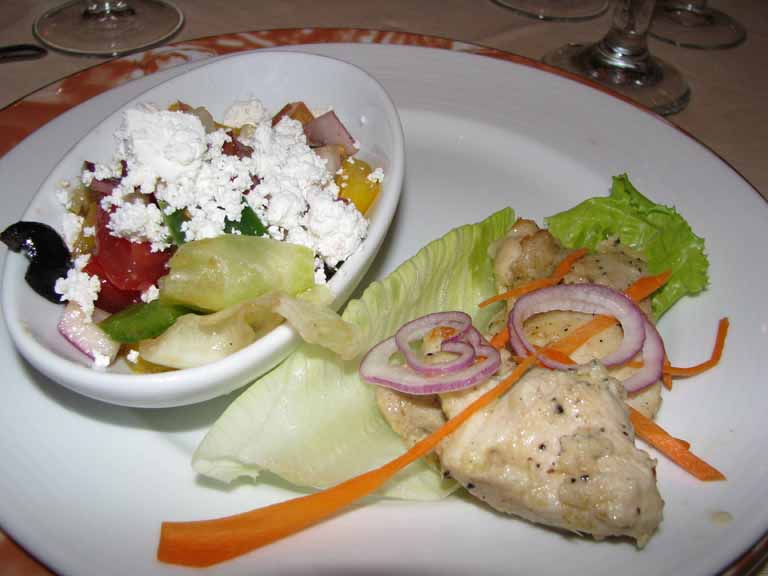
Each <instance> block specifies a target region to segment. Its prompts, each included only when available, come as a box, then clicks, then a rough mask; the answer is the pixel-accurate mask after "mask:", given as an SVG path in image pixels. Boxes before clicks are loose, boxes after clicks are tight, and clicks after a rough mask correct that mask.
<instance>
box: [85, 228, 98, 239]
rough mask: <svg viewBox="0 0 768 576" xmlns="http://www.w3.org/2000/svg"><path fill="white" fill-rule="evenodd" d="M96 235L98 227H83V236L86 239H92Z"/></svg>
mask: <svg viewBox="0 0 768 576" xmlns="http://www.w3.org/2000/svg"><path fill="white" fill-rule="evenodd" d="M95 235H96V227H95V226H84V227H83V236H85V237H86V238H91V237H92V236H95Z"/></svg>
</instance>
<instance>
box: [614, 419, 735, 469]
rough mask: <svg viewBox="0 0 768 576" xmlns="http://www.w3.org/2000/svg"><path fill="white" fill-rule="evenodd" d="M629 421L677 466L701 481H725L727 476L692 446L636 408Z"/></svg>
mask: <svg viewBox="0 0 768 576" xmlns="http://www.w3.org/2000/svg"><path fill="white" fill-rule="evenodd" d="M629 419H630V420H631V422H632V426H634V428H635V433H636V434H637V435H638V437H640V438H642V439H643V440H644V441H645V442H647V443H648V444H650V445H651V446H653V447H654V448H656V449H657V450H658V451H659V452H661V453H662V454H664V455H665V456H666V457H667V458H669V459H670V460H672V461H673V462H674V463H675V464H677V465H678V466H680V467H681V468H683V469H684V470H685V471H686V472H689V473H690V474H692V475H693V476H695V477H696V478H698V479H699V480H704V481H707V482H711V481H714V480H725V476H724V475H723V474H722V472H720V471H719V470H717V469H716V468H714V467H712V466H710V465H709V464H707V463H706V462H705V461H704V460H702V459H701V458H699V457H698V456H696V455H695V454H694V453H693V452H691V451H690V450H689V448H690V444H688V443H687V442H686V441H685V440H679V439H678V438H675V437H674V436H671V435H670V434H669V433H668V432H667V431H666V430H664V429H663V428H662V427H661V426H659V425H658V424H656V423H655V422H654V421H653V420H651V419H649V418H646V417H645V416H643V415H642V414H640V412H638V411H637V410H635V409H634V408H631V407H630V408H629Z"/></svg>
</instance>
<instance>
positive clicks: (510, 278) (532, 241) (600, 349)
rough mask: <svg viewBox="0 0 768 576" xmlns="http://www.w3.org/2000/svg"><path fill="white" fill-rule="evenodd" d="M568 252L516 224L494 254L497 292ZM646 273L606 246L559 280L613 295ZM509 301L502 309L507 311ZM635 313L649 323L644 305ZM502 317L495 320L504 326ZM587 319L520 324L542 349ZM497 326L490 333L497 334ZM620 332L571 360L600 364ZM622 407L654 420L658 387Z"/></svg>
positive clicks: (550, 315)
mask: <svg viewBox="0 0 768 576" xmlns="http://www.w3.org/2000/svg"><path fill="white" fill-rule="evenodd" d="M567 254H568V251H567V250H565V249H563V248H562V247H561V246H560V243H559V242H558V241H557V240H556V239H555V238H554V237H553V236H552V235H551V234H550V233H549V232H548V231H547V230H541V229H539V227H538V226H537V225H536V224H535V223H534V222H532V221H531V220H523V219H518V220H517V222H515V224H514V225H513V227H512V229H511V230H510V232H509V233H508V234H507V235H506V236H505V238H504V239H503V240H502V241H501V242H500V243H498V244H497V246H496V247H495V250H494V255H495V259H494V271H495V273H496V278H497V282H498V283H499V290H500V291H506V290H508V289H510V288H512V287H514V286H517V285H520V284H522V283H524V282H528V281H530V280H535V279H537V278H542V277H545V276H548V275H549V274H551V273H552V271H553V270H554V269H555V267H556V266H557V265H558V264H559V263H560V261H561V260H562V259H563V258H565V256H566V255H567ZM645 273H646V269H645V262H644V261H643V260H642V259H641V258H638V257H637V256H636V255H634V254H630V253H629V252H628V251H627V250H625V249H623V247H622V246H620V245H619V244H617V243H615V242H606V243H604V245H602V246H600V248H599V251H598V252H596V253H594V254H589V255H587V256H584V257H583V258H580V259H579V260H577V261H576V263H575V264H574V265H573V267H572V269H571V271H570V272H569V273H568V274H567V275H566V276H565V278H564V282H566V283H568V284H580V283H585V282H588V283H593V284H602V285H604V286H608V287H610V288H614V289H615V290H621V291H623V290H626V288H627V287H629V285H630V284H632V283H633V282H634V281H635V280H637V279H638V278H640V277H641V276H643V275H644V274H645ZM512 305H514V301H510V302H508V304H507V309H508V310H509V309H511V307H512ZM640 308H641V309H642V310H643V311H644V312H645V313H646V315H647V316H648V317H650V301H649V300H645V301H643V302H641V303H640ZM505 317H506V315H504V316H503V317H501V318H500V319H499V321H500V322H502V323H503V322H504V321H505ZM591 318H592V316H591V315H589V314H579V313H578V312H547V313H546V314H538V315H536V316H534V317H533V318H531V319H529V320H528V322H526V324H525V331H526V334H527V336H528V338H529V339H530V340H531V341H532V342H533V343H534V344H536V345H540V346H542V345H544V344H546V343H548V342H553V341H554V340H557V339H558V338H561V337H562V336H565V335H566V334H567V333H568V331H569V330H573V329H574V328H576V327H578V326H580V325H582V324H584V323H586V322H588V321H589V320H590V319H591ZM498 328H499V325H498V323H497V324H496V325H494V326H493V328H492V329H498ZM622 337H623V336H622V332H621V329H620V328H619V327H618V326H616V327H614V328H611V329H610V330H606V331H604V332H602V333H600V334H598V335H596V336H595V337H593V338H592V339H590V340H589V341H587V342H585V343H584V345H583V346H581V347H580V348H579V349H578V350H576V351H575V352H574V353H573V354H572V357H573V359H574V360H576V361H577V362H580V363H583V362H587V361H589V360H592V359H593V358H600V357H602V356H605V355H606V354H608V353H610V352H611V351H613V350H614V349H615V348H616V347H617V346H618V345H619V343H620V342H621V339H622ZM634 371H635V369H634V368H631V367H626V366H622V367H619V368H615V369H611V371H610V373H611V375H612V376H614V377H616V378H618V379H620V380H623V379H625V378H628V377H629V376H630V375H631V374H632V373H633V372H634ZM627 402H628V404H629V405H630V406H632V407H633V408H634V409H635V410H638V411H639V412H641V413H642V414H643V415H644V416H647V417H648V418H654V417H655V416H656V413H657V412H658V410H659V408H660V407H661V382H657V383H656V384H654V385H653V386H650V387H648V388H646V389H644V390H641V391H640V392H637V393H633V394H631V395H630V397H629V398H628V399H627Z"/></svg>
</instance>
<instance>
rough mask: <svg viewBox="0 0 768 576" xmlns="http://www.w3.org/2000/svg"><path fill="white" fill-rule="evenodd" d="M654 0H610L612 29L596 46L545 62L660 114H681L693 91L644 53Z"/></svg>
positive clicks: (576, 47) (568, 50) (575, 47)
mask: <svg viewBox="0 0 768 576" xmlns="http://www.w3.org/2000/svg"><path fill="white" fill-rule="evenodd" d="M654 4H655V0H614V8H613V23H612V25H611V28H610V30H609V31H608V33H607V34H606V35H605V37H604V38H603V39H602V40H600V41H599V42H597V43H594V44H567V45H565V46H563V47H562V48H559V49H557V50H555V51H554V52H551V53H549V54H547V55H546V56H544V62H546V63H547V64H550V65H552V66H556V67H558V68H562V69H564V70H567V71H569V72H572V73H574V74H578V75H580V76H583V77H585V78H588V79H590V80H592V81H594V82H597V83H598V84H601V85H603V86H605V87H607V88H609V89H611V90H613V91H615V92H618V93H620V94H622V95H624V96H626V97H628V98H630V99H631V100H634V101H635V102H638V103H640V104H642V105H643V106H646V107H647V108H650V109H651V110H653V111H654V112H657V113H659V114H663V115H668V114H674V113H676V112H679V111H680V110H682V109H683V108H685V106H686V105H687V104H688V101H689V100H690V95H691V91H690V88H689V87H688V83H687V82H686V81H685V79H684V78H683V76H682V74H680V72H679V71H678V70H677V69H676V68H674V67H673V66H671V65H670V64H668V63H666V62H664V61H663V60H659V59H658V58H655V57H654V56H652V55H651V54H650V52H648V41H647V38H648V27H649V25H650V22H651V17H652V15H653V8H654Z"/></svg>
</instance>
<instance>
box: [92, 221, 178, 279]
mask: <svg viewBox="0 0 768 576" xmlns="http://www.w3.org/2000/svg"><path fill="white" fill-rule="evenodd" d="M108 222H109V214H108V213H107V212H105V211H104V210H102V209H101V208H99V213H98V216H97V218H96V248H95V249H94V251H93V258H94V259H95V260H96V261H97V262H98V265H99V267H100V268H101V269H102V271H103V272H104V276H101V275H100V277H101V278H104V277H106V279H107V280H109V282H110V283H112V284H113V285H114V286H115V287H116V288H118V289H119V290H128V291H136V290H138V291H139V292H141V291H143V290H146V289H147V288H149V287H150V286H152V285H153V284H155V283H156V282H157V279H158V278H160V277H161V276H164V275H165V274H166V273H167V272H168V269H167V267H166V263H167V262H168V259H169V258H170V257H171V256H172V255H173V251H172V250H170V249H168V250H164V251H162V252H152V250H151V245H150V243H149V242H131V241H130V240H128V239H126V238H117V237H115V236H112V234H110V232H109V228H107V223H108Z"/></svg>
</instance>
